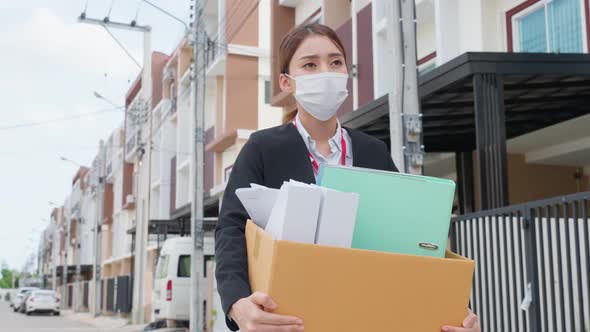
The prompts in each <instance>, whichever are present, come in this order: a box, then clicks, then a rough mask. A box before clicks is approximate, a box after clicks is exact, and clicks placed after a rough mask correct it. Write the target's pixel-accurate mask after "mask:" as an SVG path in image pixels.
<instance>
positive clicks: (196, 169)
mask: <svg viewBox="0 0 590 332" xmlns="http://www.w3.org/2000/svg"><path fill="white" fill-rule="evenodd" d="M193 9H194V12H193V16H194V18H193V23H192V41H193V56H194V63H193V80H192V88H193V96H192V100H193V103H194V104H193V105H194V129H195V133H194V155H193V162H192V168H193V180H194V185H193V190H194V192H193V200H192V205H191V233H192V234H191V235H192V238H193V252H192V255H191V293H190V294H191V304H190V331H201V330H202V328H203V320H204V317H203V312H204V310H203V308H202V305H203V301H202V300H201V289H200V281H201V270H202V269H203V241H204V230H203V199H204V188H203V170H204V165H205V163H204V156H205V153H204V129H203V128H204V125H205V96H204V94H205V49H204V47H205V45H206V41H205V40H206V38H205V29H204V28H203V26H202V22H201V19H202V17H201V15H202V10H203V8H202V7H201V3H200V2H199V1H198V0H195V3H194V4H193Z"/></svg>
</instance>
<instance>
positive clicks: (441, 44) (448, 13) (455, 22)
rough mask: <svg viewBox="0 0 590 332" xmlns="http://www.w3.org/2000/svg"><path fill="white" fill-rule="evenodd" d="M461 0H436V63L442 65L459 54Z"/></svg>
mask: <svg viewBox="0 0 590 332" xmlns="http://www.w3.org/2000/svg"><path fill="white" fill-rule="evenodd" d="M459 3H460V1H459V0H435V2H434V19H435V22H436V27H435V34H436V65H437V66H440V65H442V64H444V63H446V62H448V61H449V60H451V59H453V58H455V57H456V56H457V55H459V51H460V42H459V38H460V37H459V36H460V30H459V24H460V23H459V21H460V19H459V17H458V16H459Z"/></svg>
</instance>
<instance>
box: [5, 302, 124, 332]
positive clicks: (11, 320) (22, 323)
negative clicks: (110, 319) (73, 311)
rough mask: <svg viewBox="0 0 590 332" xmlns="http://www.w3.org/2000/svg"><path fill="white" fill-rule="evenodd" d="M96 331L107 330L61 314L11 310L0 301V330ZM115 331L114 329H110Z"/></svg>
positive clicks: (46, 331) (45, 331) (31, 331)
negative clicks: (30, 313)
mask: <svg viewBox="0 0 590 332" xmlns="http://www.w3.org/2000/svg"><path fill="white" fill-rule="evenodd" d="M64 330H68V331H81V332H87V331H88V332H98V331H101V332H102V331H109V330H107V329H102V328H96V327H93V326H91V325H87V324H83V323H79V322H75V321H72V320H69V319H67V318H64V317H62V316H52V315H49V314H33V315H31V316H27V315H25V314H21V313H17V312H13V311H12V308H10V307H9V306H8V303H6V302H0V331H1V332H8V331H10V332H13V331H14V332H33V331H43V332H58V331H64ZM110 331H116V330H110Z"/></svg>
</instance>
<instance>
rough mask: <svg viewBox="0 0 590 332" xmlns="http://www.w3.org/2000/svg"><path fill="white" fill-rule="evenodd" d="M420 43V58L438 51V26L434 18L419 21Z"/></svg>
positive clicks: (418, 41) (418, 39)
mask: <svg viewBox="0 0 590 332" xmlns="http://www.w3.org/2000/svg"><path fill="white" fill-rule="evenodd" d="M416 38H417V43H418V59H421V58H423V57H425V56H427V55H428V54H430V53H432V52H434V51H436V26H435V24H434V19H431V20H428V21H426V22H419V24H418V26H417V28H416Z"/></svg>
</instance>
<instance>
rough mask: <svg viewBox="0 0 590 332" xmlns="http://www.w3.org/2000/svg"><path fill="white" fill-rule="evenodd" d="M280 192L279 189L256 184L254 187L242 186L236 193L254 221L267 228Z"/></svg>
mask: <svg viewBox="0 0 590 332" xmlns="http://www.w3.org/2000/svg"><path fill="white" fill-rule="evenodd" d="M278 194H279V190H278V189H272V188H267V187H264V186H260V185H256V186H255V187H253V188H240V189H237V190H236V195H237V196H238V198H239V199H240V201H241V202H242V205H244V208H245V209H246V212H248V215H249V216H250V218H251V219H252V221H253V222H254V223H255V224H256V225H258V226H259V227H261V228H263V229H264V228H265V227H266V224H267V223H268V218H269V217H270V213H271V211H272V208H273V206H274V205H275V202H276V200H277V197H278Z"/></svg>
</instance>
